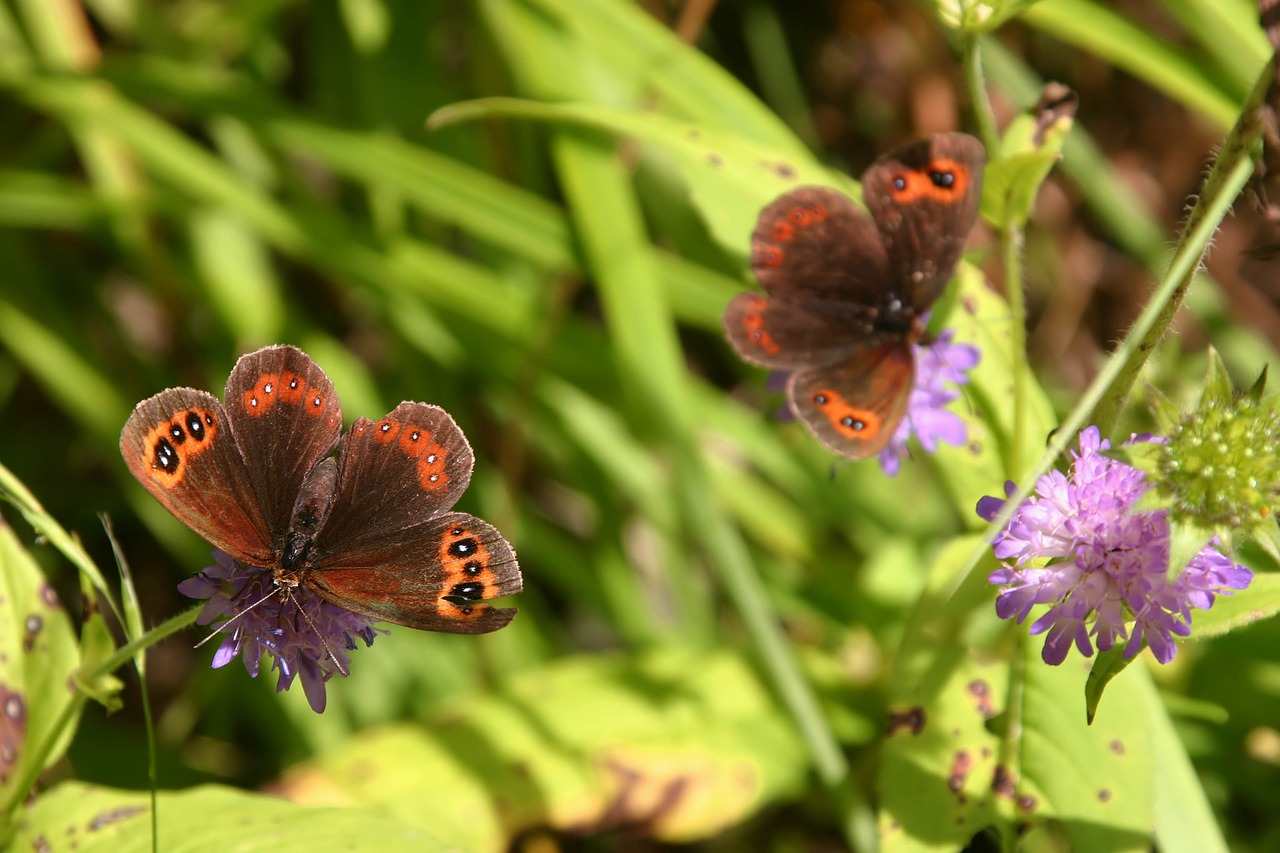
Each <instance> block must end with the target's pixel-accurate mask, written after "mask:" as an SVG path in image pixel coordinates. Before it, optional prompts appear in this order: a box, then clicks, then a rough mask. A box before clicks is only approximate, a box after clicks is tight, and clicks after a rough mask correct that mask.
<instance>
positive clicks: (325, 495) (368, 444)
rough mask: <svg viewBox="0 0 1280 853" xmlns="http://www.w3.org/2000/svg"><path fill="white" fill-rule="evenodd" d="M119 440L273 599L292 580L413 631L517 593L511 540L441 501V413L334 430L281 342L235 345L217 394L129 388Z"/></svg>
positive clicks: (461, 463) (459, 437)
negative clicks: (261, 572) (240, 349)
mask: <svg viewBox="0 0 1280 853" xmlns="http://www.w3.org/2000/svg"><path fill="white" fill-rule="evenodd" d="M335 447H336V448H337V450H338V453H337V456H336V457H335V456H334V455H333V451H334V448H335ZM120 452H121V454H123V456H124V460H125V462H126V463H127V464H128V466H129V470H130V471H131V472H132V473H133V476H135V477H137V478H138V482H140V483H142V485H143V486H145V487H146V489H147V491H149V492H151V494H152V495H154V496H155V498H156V499H157V500H159V501H160V503H161V504H163V505H164V507H165V509H167V510H169V512H171V513H173V515H174V516H176V517H177V518H178V520H179V521H182V522H183V523H185V524H186V525H187V526H188V527H190V528H191V529H192V530H194V531H195V532H196V533H199V534H200V535H201V536H203V537H204V538H205V539H207V540H209V541H210V542H211V543H213V545H215V546H216V547H217V548H220V549H221V550H223V551H225V552H226V553H227V554H229V555H230V556H232V557H234V558H235V559H236V560H239V561H240V562H241V563H244V564H246V565H250V566H257V567H261V568H264V569H268V570H270V571H271V572H272V575H273V577H274V580H275V583H276V587H277V588H278V589H279V590H280V591H281V594H282V595H284V594H287V590H289V589H291V588H293V587H295V586H299V585H301V586H304V587H306V588H308V589H310V590H312V591H314V592H315V593H316V594H317V595H319V596H320V597H321V598H323V599H325V600H327V601H329V602H331V603H333V604H336V605H338V606H339V607H342V608H345V609H347V610H350V611H353V612H355V613H359V614H363V615H365V616H368V617H370V618H373V619H384V620H386V621H388V622H395V623H396V624H399V625H407V626H409V627H411V628H421V629H423V630H427V631H448V632H452V633H466V634H479V633H485V632H488V631H496V630H497V629H499V628H501V627H503V626H504V625H506V624H507V623H508V622H510V621H511V619H512V617H513V616H515V613H516V611H515V609H514V608H505V609H499V608H495V607H493V606H491V605H488V604H482V603H480V602H481V601H483V600H484V599H488V598H494V597H496V596H499V595H508V594H510V593H515V592H519V591H520V588H521V583H522V581H521V576H520V567H519V565H518V564H517V563H516V556H515V553H514V552H513V551H512V549H511V546H510V545H508V544H507V542H506V540H504V539H503V538H502V536H501V534H499V533H498V531H497V530H495V529H494V528H493V526H492V525H490V524H488V523H487V522H485V521H482V520H480V519H478V518H476V517H475V516H472V515H467V514H466V513H461V512H449V511H448V510H449V508H450V507H452V506H453V504H454V503H455V502H456V501H457V499H458V497H459V496H460V495H461V494H462V492H463V491H464V490H465V489H466V487H467V483H468V482H469V481H470V479H471V468H472V464H473V461H474V457H473V454H472V452H471V446H470V445H469V444H467V439H466V438H465V437H464V436H463V434H462V431H461V430H460V429H458V426H457V424H455V423H454V422H453V418H451V417H450V416H449V413H448V412H446V411H444V410H443V409H440V408H438V407H436V406H429V405H427V404H425V403H410V402H405V403H401V404H400V405H399V406H397V407H396V408H395V409H394V410H393V411H392V412H391V413H390V414H388V415H387V416H386V417H384V418H382V419H381V420H379V421H377V422H374V421H371V420H369V419H368V418H358V419H357V420H356V422H355V423H354V424H352V426H351V429H350V430H348V431H347V433H346V434H345V435H343V434H342V411H341V409H340V408H339V405H338V397H337V395H336V394H335V393H334V390H333V384H332V383H331V382H330V381H329V378H328V377H327V376H325V374H324V371H323V370H321V369H320V367H319V366H318V365H317V364H316V363H315V362H314V361H312V360H311V358H310V357H309V356H307V354H306V353H304V352H302V351H301V350H299V349H297V348H296V347H291V346H271V347H266V348H264V349H260V350H258V351H257V352H253V353H249V354H248V355H246V356H244V357H242V358H241V359H240V360H239V361H238V362H236V366H235V369H233V370H232V371H231V376H230V377H229V378H228V379H227V388H226V402H225V405H224V403H222V402H219V401H218V398H217V397H214V396H213V395H212V394H209V393H207V392H204V391H197V390H195V389H193V388H170V389H168V390H167V391H162V392H161V393H159V394H157V395H156V396H154V397H151V398H150V399H147V400H143V401H142V402H141V403H139V404H138V405H137V407H136V408H135V409H134V411H133V414H132V415H130V417H129V420H128V422H127V423H126V424H125V426H124V431H123V432H122V433H121V435H120Z"/></svg>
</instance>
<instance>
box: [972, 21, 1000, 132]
mask: <svg viewBox="0 0 1280 853" xmlns="http://www.w3.org/2000/svg"><path fill="white" fill-rule="evenodd" d="M978 37H979V35H978V33H977V32H974V31H966V32H965V34H964V37H963V38H964V41H963V55H964V81H965V87H966V88H967V89H968V90H969V105H970V107H971V108H972V110H973V121H974V124H975V125H977V129H978V138H980V139H981V140H982V144H983V145H984V146H986V149H987V150H988V151H996V150H998V148H999V145H1000V131H999V130H998V129H997V128H996V115H995V110H993V109H992V108H991V98H990V97H988V95H987V86H986V78H985V76H984V75H983V73H982V51H981V50H980V48H979V41H978Z"/></svg>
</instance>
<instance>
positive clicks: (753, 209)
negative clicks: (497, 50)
mask: <svg viewBox="0 0 1280 853" xmlns="http://www.w3.org/2000/svg"><path fill="white" fill-rule="evenodd" d="M482 118H520V119H526V120H533V121H541V122H549V123H552V124H555V125H559V126H562V127H580V128H588V129H591V130H595V131H599V132H603V133H605V134H607V135H610V136H615V137H618V138H632V139H638V140H642V141H644V142H646V143H649V144H650V145H652V146H654V148H655V149H656V152H655V153H654V156H655V157H656V158H657V160H656V163H657V164H659V168H666V169H670V170H673V171H675V172H676V173H677V174H678V175H679V176H680V177H681V178H682V180H683V181H684V182H685V183H686V184H687V185H688V187H689V193H690V197H691V201H692V202H693V204H694V206H695V207H696V208H697V210H698V212H699V213H700V214H701V216H702V218H703V220H704V221H705V222H706V223H707V227H708V229H709V230H710V231H711V233H712V235H713V236H715V237H716V238H717V239H718V240H719V242H720V244H721V245H722V246H723V247H724V248H725V249H726V250H727V251H729V252H731V253H733V254H736V255H745V254H746V252H747V249H748V243H749V237H750V235H751V230H752V228H753V227H754V226H755V221H756V218H757V216H758V215H759V213H760V209H761V208H762V207H764V206H765V205H766V204H767V203H768V202H769V201H771V200H772V199H773V198H775V197H777V196H778V195H781V194H782V193H783V192H786V191H787V190H790V189H794V188H795V187H797V186H801V185H805V184H823V185H828V186H832V185H834V186H837V187H839V188H841V189H843V190H845V191H846V192H850V193H851V194H852V189H853V184H852V182H851V181H850V180H849V179H848V178H847V177H845V176H843V175H840V174H838V173H835V172H832V171H830V170H829V169H827V168H826V167H824V166H822V165H820V164H819V163H818V162H817V161H816V160H814V159H813V158H812V157H811V156H809V155H807V154H797V153H795V152H788V151H785V150H783V149H779V148H770V147H768V146H766V145H762V144H760V143H757V142H753V141H751V140H749V139H745V138H743V137H740V136H734V135H732V134H729V133H720V132H715V131H710V130H707V129H706V128H705V127H703V126H701V125H697V124H691V123H684V122H679V121H676V120H674V119H670V118H667V117H666V116H662V115H656V114H652V113H642V112H627V111H623V110H616V109H611V108H608V107H601V106H597V105H594V104H546V103H538V102H536V101H522V100H518V99H514V98H485V99H482V100H478V101H470V102H467V103H462V104H454V105H452V106H449V107H445V108H444V109H442V110H439V111H437V112H436V113H435V114H433V115H432V116H431V118H430V120H429V121H430V125H431V126H432V127H437V128H439V127H445V126H448V125H450V124H452V123H454V122H459V121H472V120H476V119H482Z"/></svg>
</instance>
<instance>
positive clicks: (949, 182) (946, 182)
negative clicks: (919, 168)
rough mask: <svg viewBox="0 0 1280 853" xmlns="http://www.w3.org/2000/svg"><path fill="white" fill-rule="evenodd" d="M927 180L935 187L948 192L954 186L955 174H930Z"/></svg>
mask: <svg viewBox="0 0 1280 853" xmlns="http://www.w3.org/2000/svg"><path fill="white" fill-rule="evenodd" d="M929 180H931V181H933V185H934V186H935V187H941V188H942V189H944V190H949V189H951V188H952V187H953V186H955V183H956V175H955V172H930V173H929Z"/></svg>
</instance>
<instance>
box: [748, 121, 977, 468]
mask: <svg viewBox="0 0 1280 853" xmlns="http://www.w3.org/2000/svg"><path fill="white" fill-rule="evenodd" d="M985 161H986V152H985V151H984V150H983V148H982V144H981V143H980V142H978V140H977V139H974V138H973V137H972V136H968V135H965V134H961V133H940V134H936V135H934V136H930V137H928V138H925V139H922V140H919V141H916V142H912V143H909V144H907V145H904V146H902V147H901V148H897V149H895V150H893V151H890V152H889V153H887V154H885V155H884V156H882V157H881V158H880V159H878V160H876V162H875V163H873V164H872V165H871V167H870V168H869V169H867V171H866V173H865V174H864V175H863V177H862V196H863V201H864V202H865V204H866V207H867V211H869V214H870V215H868V213H866V212H863V211H862V209H861V208H859V207H857V206H856V205H855V204H854V203H853V201H852V200H851V199H849V198H848V197H847V196H845V195H844V194H843V193H840V192H837V191H836V190H833V189H829V188H826V187H801V188H798V189H794V190H791V191H790V192H787V193H785V194H783V195H782V196H780V197H778V198H777V199H775V200H774V201H773V202H772V203H771V204H769V206H768V207H766V208H765V209H764V210H763V211H762V212H761V214H760V217H759V219H758V220H757V222H756V226H755V230H754V232H753V233H752V235H751V268H752V270H753V271H754V273H755V276H756V279H757V280H758V281H759V282H760V284H761V286H762V287H763V288H764V290H765V292H764V293H758V292H747V293H741V294H738V296H736V297H734V298H733V300H732V301H730V303H729V306H728V308H727V309H726V310H725V314H724V329H725V334H726V335H727V336H728V338H729V341H730V343H732V344H733V347H734V348H735V349H736V350H737V351H738V354H739V355H740V356H741V357H742V358H743V359H744V360H746V361H749V362H751V363H752V364H758V365H761V366H762V367H771V368H776V369H781V370H785V371H789V373H790V376H789V378H788V380H787V399H788V401H789V402H790V404H791V407H792V409H794V411H795V412H796V413H797V414H798V415H799V417H800V419H801V420H803V421H804V423H805V426H807V427H808V428H809V431H810V432H812V433H813V434H814V436H816V437H817V439H818V440H819V441H821V442H822V443H823V444H824V445H826V446H827V447H828V448H830V449H831V450H833V451H835V452H836V453H840V454H842V455H844V456H847V457H849V458H851V459H863V458H865V457H867V456H872V455H874V454H876V453H879V452H880V451H881V450H883V449H884V447H885V445H887V444H888V443H889V440H890V439H891V438H893V434H894V432H895V430H896V429H897V427H898V424H899V422H901V420H902V418H903V416H904V415H905V413H906V410H907V402H908V400H909V398H910V396H911V389H912V387H913V384H914V381H915V355H914V352H913V350H912V346H913V345H914V344H915V343H917V342H918V341H919V340H920V339H921V338H922V337H923V335H924V322H923V320H922V319H921V317H922V315H923V314H924V312H926V311H927V310H928V309H929V306H931V305H932V304H933V302H934V300H936V299H937V298H938V296H939V294H940V293H941V292H942V290H943V288H944V287H945V286H946V284H947V282H948V281H949V280H950V278H951V275H952V273H953V272H954V270H955V266H956V263H957V262H958V261H959V260H960V254H961V252H962V251H963V250H964V245H965V240H966V238H967V237H968V234H969V231H970V230H971V229H972V228H973V225H974V222H975V220H976V219H977V216H978V202H979V200H980V197H981V195H982V169H983V165H984V163H985Z"/></svg>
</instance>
